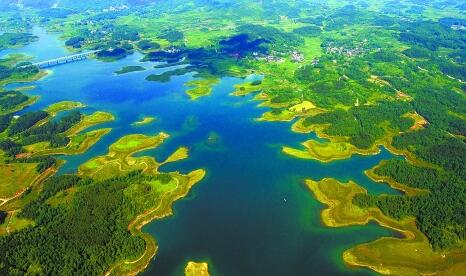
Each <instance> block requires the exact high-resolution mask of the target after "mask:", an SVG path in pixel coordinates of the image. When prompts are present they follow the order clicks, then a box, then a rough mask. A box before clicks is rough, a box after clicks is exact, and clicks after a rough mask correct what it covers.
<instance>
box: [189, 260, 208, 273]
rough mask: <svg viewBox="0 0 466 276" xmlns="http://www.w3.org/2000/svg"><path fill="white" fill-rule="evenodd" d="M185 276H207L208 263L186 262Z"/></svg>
mask: <svg viewBox="0 0 466 276" xmlns="http://www.w3.org/2000/svg"><path fill="white" fill-rule="evenodd" d="M184 275H185V276H209V275H210V274H209V264H208V263H196V262H188V263H187V264H186V267H185V268H184Z"/></svg>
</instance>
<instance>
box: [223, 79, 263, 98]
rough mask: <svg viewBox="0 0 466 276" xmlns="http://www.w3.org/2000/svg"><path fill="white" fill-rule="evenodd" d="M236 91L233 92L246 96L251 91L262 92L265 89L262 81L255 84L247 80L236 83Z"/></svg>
mask: <svg viewBox="0 0 466 276" xmlns="http://www.w3.org/2000/svg"><path fill="white" fill-rule="evenodd" d="M234 88H235V91H233V92H232V93H231V95H233V96H245V95H248V94H250V93H256V92H260V91H262V89H263V86H262V83H261V84H256V85H254V84H253V82H245V83H240V84H236V85H235V86H234Z"/></svg>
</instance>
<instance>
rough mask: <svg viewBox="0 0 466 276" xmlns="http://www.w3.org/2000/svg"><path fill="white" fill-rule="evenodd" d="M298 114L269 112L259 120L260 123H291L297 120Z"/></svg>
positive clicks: (287, 111)
mask: <svg viewBox="0 0 466 276" xmlns="http://www.w3.org/2000/svg"><path fill="white" fill-rule="evenodd" d="M296 116H297V114H296V113H294V112H291V111H289V110H286V109H284V110H279V111H278V112H275V111H268V112H265V113H264V114H262V116H261V117H260V118H259V119H257V120H258V121H267V122H289V121H291V120H293V119H294V118H296Z"/></svg>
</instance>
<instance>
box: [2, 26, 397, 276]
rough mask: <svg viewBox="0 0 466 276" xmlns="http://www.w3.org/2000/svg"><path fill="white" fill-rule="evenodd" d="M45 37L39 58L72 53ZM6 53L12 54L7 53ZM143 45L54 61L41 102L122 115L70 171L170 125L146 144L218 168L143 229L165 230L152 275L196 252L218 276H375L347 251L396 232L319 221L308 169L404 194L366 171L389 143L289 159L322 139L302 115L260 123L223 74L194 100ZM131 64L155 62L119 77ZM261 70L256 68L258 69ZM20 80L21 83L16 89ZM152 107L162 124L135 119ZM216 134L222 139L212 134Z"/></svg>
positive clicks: (35, 49)
mask: <svg viewBox="0 0 466 276" xmlns="http://www.w3.org/2000/svg"><path fill="white" fill-rule="evenodd" d="M35 31H36V33H37V34H38V35H39V36H40V37H41V39H40V40H39V41H38V42H36V43H33V44H31V45H29V46H27V47H25V48H23V49H19V50H14V51H10V52H24V53H27V54H29V55H31V56H35V59H36V60H43V59H47V58H53V57H59V56H62V55H64V54H66V51H65V50H64V48H63V46H62V44H63V42H62V41H60V40H58V39H57V37H56V36H54V35H48V34H46V33H45V32H43V30H41V29H36V30H35ZM5 53H7V52H2V53H0V55H3V54H5ZM140 58H141V55H140V54H134V55H132V56H129V57H127V58H125V59H124V60H120V61H117V62H112V63H105V62H99V61H95V60H87V61H83V62H78V63H72V64H68V65H64V66H59V67H54V68H52V71H53V73H52V74H51V75H50V76H48V77H46V78H45V79H43V80H40V81H38V82H36V83H35V85H36V86H37V87H36V88H35V89H34V90H31V91H29V92H28V93H29V94H31V95H39V96H40V100H39V102H38V103H37V104H35V105H33V106H31V107H29V108H27V109H26V110H25V111H24V112H26V111H30V110H37V109H42V108H44V107H46V106H48V105H49V104H51V103H54V102H57V101H61V100H74V101H80V102H83V103H85V104H86V105H87V107H86V108H84V109H83V110H82V111H83V112H85V113H90V112H94V111H97V110H102V111H107V112H111V113H112V114H114V115H115V116H116V118H117V120H116V121H115V122H111V123H108V124H106V125H105V126H108V127H112V128H113V130H112V132H111V133H110V134H109V135H107V136H105V137H104V138H103V139H102V140H101V141H99V142H98V143H97V144H96V145H95V146H94V147H93V148H92V149H91V150H89V151H88V152H86V153H85V154H82V155H77V156H66V157H65V156H64V157H62V158H63V159H65V160H66V161H67V163H66V165H65V166H63V167H62V169H61V171H60V173H67V172H74V171H76V168H77V167H78V166H79V164H81V163H83V162H84V161H86V160H88V159H90V158H92V157H94V156H97V155H102V154H105V153H106V152H107V150H108V146H109V145H110V144H112V143H113V142H115V141H116V140H117V139H119V138H120V137H122V136H123V135H126V134H131V133H145V134H156V133H158V132H160V131H164V132H167V133H169V134H170V135H171V138H170V139H168V140H167V142H166V143H164V144H163V145H162V146H161V147H160V148H158V149H156V150H149V151H146V152H143V153H141V154H143V155H150V156H154V157H155V158H157V159H158V160H163V159H164V158H166V157H167V156H168V155H169V154H170V153H172V152H173V151H174V150H175V149H176V148H178V147H179V146H187V147H189V148H190V158H189V159H187V160H184V161H181V162H177V163H174V164H168V165H166V166H164V167H162V170H166V171H173V170H179V171H182V172H189V171H191V170H193V169H197V168H204V169H206V171H207V177H206V179H204V180H203V181H202V182H200V183H199V184H197V185H196V186H195V187H194V188H193V190H192V192H191V193H190V195H189V196H188V197H187V198H185V199H183V200H180V201H178V202H176V203H175V205H174V215H173V216H171V217H168V218H166V219H163V220H160V221H155V222H152V223H150V224H149V225H147V226H146V227H145V228H144V231H147V232H149V233H151V234H152V235H154V236H155V238H156V239H157V241H158V244H159V251H158V254H157V256H156V258H155V259H154V261H153V262H152V263H151V265H150V266H149V268H148V270H147V271H146V272H145V274H146V275H181V273H182V270H183V268H184V265H185V264H186V262H187V261H189V260H195V261H208V262H209V263H210V268H211V271H212V272H214V273H213V275H309V274H322V275H366V274H372V273H371V272H370V271H369V270H365V269H350V268H348V267H346V266H345V265H344V264H343V262H342V259H341V254H342V252H343V251H344V250H345V249H347V248H349V247H351V246H353V245H355V244H358V243H361V242H366V241H370V240H373V239H375V238H377V237H380V236H382V235H392V233H391V232H390V231H389V230H386V229H383V228H381V227H379V226H377V225H368V226H357V227H356V226H355V227H345V228H339V229H330V228H326V227H324V226H323V225H322V224H321V222H320V211H321V209H322V205H321V204H320V203H318V202H317V201H316V200H315V199H314V198H313V196H312V194H311V193H310V192H309V191H308V189H307V188H306V187H305V186H304V179H306V178H313V179H321V178H324V177H333V178H337V179H339V180H341V181H348V180H354V181H356V182H358V183H359V184H361V185H363V186H364V187H366V188H367V189H368V190H369V191H370V192H372V193H393V191H392V190H391V189H390V188H389V187H388V186H386V185H381V184H376V183H373V182H372V181H370V180H369V179H368V178H367V177H366V176H365V175H364V173H363V171H364V170H366V169H369V168H371V167H373V166H374V165H376V164H378V163H379V162H380V160H382V159H387V158H391V157H392V155H391V154H390V153H389V152H387V151H386V150H385V149H382V151H381V153H380V154H378V155H375V156H355V157H353V158H351V159H348V160H344V161H337V162H332V163H330V164H322V163H319V162H317V161H306V160H299V159H295V158H291V157H288V156H286V155H284V154H282V153H281V146H283V145H293V146H299V143H300V142H302V141H304V140H306V139H309V137H315V136H313V135H302V134H296V133H293V132H291V131H290V127H291V123H263V122H256V121H255V118H258V117H259V116H260V114H262V113H263V112H264V111H265V110H267V109H266V108H259V107H257V105H258V104H259V102H257V101H253V100H252V98H251V97H250V96H246V97H233V96H230V95H229V93H231V92H232V90H233V85H234V84H237V83H241V82H243V81H244V80H242V79H237V78H224V79H222V81H221V82H220V83H219V84H218V85H217V86H216V87H215V88H214V91H213V93H212V95H211V96H209V97H204V98H200V99H199V100H198V101H195V102H193V101H190V100H189V98H188V97H187V96H186V94H185V93H184V92H185V90H186V89H187V88H186V87H185V85H184V83H185V82H187V81H189V80H192V79H193V74H187V75H184V76H179V77H173V78H172V80H171V81H170V82H168V83H156V82H148V81H145V77H146V76H147V75H149V74H152V73H161V72H164V71H167V70H173V69H174V68H163V69H153V66H154V65H155V63H141V62H139V60H140ZM126 65H141V66H144V67H146V68H147V69H148V70H147V71H143V72H134V73H130V74H126V75H120V76H118V75H115V74H113V72H114V71H117V70H118V69H120V68H121V67H123V66H126ZM250 78H251V79H253V78H257V76H250ZM16 86H19V84H13V85H11V87H16ZM143 116H154V117H156V118H157V120H156V121H155V122H154V123H151V124H148V125H144V126H139V127H136V126H132V125H131V124H132V123H133V122H135V121H137V120H139V119H141V118H142V117H143ZM212 133H214V134H215V135H216V136H218V137H219V138H218V139H217V140H216V143H214V144H211V143H209V142H208V137H209V136H212Z"/></svg>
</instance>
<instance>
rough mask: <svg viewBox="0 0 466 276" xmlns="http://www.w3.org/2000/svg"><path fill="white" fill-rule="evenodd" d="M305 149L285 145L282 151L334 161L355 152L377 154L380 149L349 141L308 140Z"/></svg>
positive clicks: (323, 160) (303, 156) (299, 156)
mask: <svg viewBox="0 0 466 276" xmlns="http://www.w3.org/2000/svg"><path fill="white" fill-rule="evenodd" d="M302 145H303V146H304V148H305V149H295V148H291V147H286V146H285V147H283V148H282V151H283V152H284V153H286V154H288V155H291V156H294V157H297V158H301V159H314V160H319V161H321V162H332V161H335V160H343V159H348V158H350V157H351V156H353V155H354V154H362V155H372V154H377V153H378V152H380V150H379V149H378V148H377V147H372V148H370V149H367V150H366V149H359V148H357V147H355V146H353V145H352V144H350V143H348V142H344V141H341V142H336V141H329V142H319V141H316V140H308V141H306V142H304V143H302Z"/></svg>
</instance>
